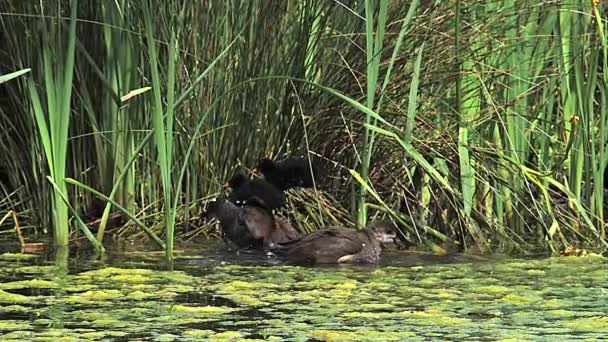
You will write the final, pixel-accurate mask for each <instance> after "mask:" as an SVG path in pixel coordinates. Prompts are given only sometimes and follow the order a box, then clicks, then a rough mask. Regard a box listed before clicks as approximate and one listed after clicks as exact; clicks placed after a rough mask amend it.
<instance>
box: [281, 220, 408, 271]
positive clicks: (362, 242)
mask: <svg viewBox="0 0 608 342" xmlns="http://www.w3.org/2000/svg"><path fill="white" fill-rule="evenodd" d="M396 236H397V227H396V226H395V225H394V224H393V223H391V222H388V221H373V222H371V223H369V224H368V225H367V226H366V228H365V229H364V230H353V229H345V228H334V227H332V228H326V229H321V230H318V231H316V232H313V233H311V234H308V235H306V236H304V237H302V238H299V239H295V240H292V241H290V242H287V243H280V244H278V245H277V247H276V248H274V249H273V252H274V253H275V254H277V255H280V256H284V257H286V258H287V259H290V260H293V261H296V262H303V263H312V264H335V263H339V264H340V263H377V262H379V261H380V256H381V253H382V244H383V243H389V242H393V241H394V239H395V238H396Z"/></svg>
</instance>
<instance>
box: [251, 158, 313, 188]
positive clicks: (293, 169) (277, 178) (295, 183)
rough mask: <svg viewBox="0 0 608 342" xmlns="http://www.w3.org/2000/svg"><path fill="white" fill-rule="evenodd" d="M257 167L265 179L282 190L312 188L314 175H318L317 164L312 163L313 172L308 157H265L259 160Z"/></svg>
mask: <svg viewBox="0 0 608 342" xmlns="http://www.w3.org/2000/svg"><path fill="white" fill-rule="evenodd" d="M256 169H257V170H258V171H260V172H261V173H262V174H263V175H264V179H266V180H267V181H268V182H270V183H272V184H273V185H274V186H276V187H277V188H278V189H280V190H287V189H290V188H295V187H303V188H312V187H313V186H314V182H313V179H314V176H315V175H318V169H317V167H316V166H315V164H312V172H311V168H310V165H309V163H308V159H305V158H287V159H283V160H279V161H272V160H270V159H267V158H264V159H261V160H260V161H259V162H258V165H257V166H256Z"/></svg>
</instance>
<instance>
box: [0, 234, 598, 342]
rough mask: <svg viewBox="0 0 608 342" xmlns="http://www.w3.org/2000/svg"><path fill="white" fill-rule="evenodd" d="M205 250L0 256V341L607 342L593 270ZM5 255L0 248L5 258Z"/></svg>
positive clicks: (546, 263) (588, 262)
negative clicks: (317, 259)
mask: <svg viewBox="0 0 608 342" xmlns="http://www.w3.org/2000/svg"><path fill="white" fill-rule="evenodd" d="M217 244H218V243H217V242H214V243H213V244H209V245H207V246H202V247H201V248H198V249H196V250H187V251H182V252H181V253H180V254H179V257H178V259H177V260H176V263H175V268H174V269H175V270H174V271H172V272H169V271H166V270H165V269H166V268H165V264H164V262H163V258H162V254H160V253H158V252H156V253H146V252H137V251H133V250H131V249H132V248H133V247H129V248H124V250H123V251H110V252H108V254H107V256H106V257H105V258H104V260H101V261H100V260H96V259H94V258H91V257H90V256H88V255H86V253H85V254H80V255H74V256H71V257H70V261H69V268H68V269H67V270H66V269H62V268H61V267H57V266H55V263H54V262H53V260H52V258H50V257H48V256H32V257H26V258H23V257H19V256H17V255H12V254H2V252H0V254H2V255H1V256H0V340H1V341H24V340H27V341H29V340H36V341H72V340H73V341H87V340H91V341H104V340H107V341H123V340H124V341H127V340H128V341H132V340H146V341H147V340H153V341H201V340H212V341H213V340H215V341H236V340H253V339H258V340H276V341H283V340H287V341H290V340H292V341H434V340H436V341H501V340H502V341H530V340H534V341H564V340H570V341H579V340H580V341H583V340H584V341H606V340H607V339H606V338H605V336H607V335H608V314H607V312H608V273H607V272H606V271H607V266H608V262H607V261H606V259H604V258H600V257H587V258H576V257H562V258H545V259H535V260H521V259H520V260H516V259H510V260H493V261H479V260H472V259H470V258H467V257H465V256H453V257H432V256H420V255H407V254H403V253H399V252H395V251H389V252H388V253H387V255H386V257H385V260H384V261H383V264H382V265H380V266H359V267H354V266H350V267H344V266H336V267H314V268H313V267H299V266H293V265H286V264H284V263H282V262H280V261H277V260H272V259H271V260H269V259H267V258H265V257H264V256H256V255H239V256H236V255H234V254H231V253H229V252H226V251H224V250H223V249H222V248H221V246H216V245H217ZM7 249H10V248H7V247H0V251H2V250H4V251H6V250H7Z"/></svg>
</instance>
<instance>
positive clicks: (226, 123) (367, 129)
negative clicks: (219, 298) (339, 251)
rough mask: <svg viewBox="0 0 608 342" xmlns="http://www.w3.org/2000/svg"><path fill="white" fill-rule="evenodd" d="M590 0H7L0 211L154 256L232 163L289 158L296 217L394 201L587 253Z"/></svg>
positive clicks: (447, 239)
mask: <svg viewBox="0 0 608 342" xmlns="http://www.w3.org/2000/svg"><path fill="white" fill-rule="evenodd" d="M605 18H606V8H605V6H602V5H600V4H599V2H598V1H574V0H569V1H559V2H554V1H540V2H538V1H529V0H511V1H499V0H492V1H485V2H479V1H465V0H451V1H419V0H413V1H402V0H397V1H388V0H377V1H372V0H362V1H354V2H350V3H343V2H339V1H322V0H307V1H272V2H265V1H258V2H252V1H231V2H226V1H215V0H212V1H196V2H185V3H184V2H180V1H149V0H131V1H127V0H117V1H110V2H106V1H101V2H91V1H76V0H71V1H69V2H68V1H46V2H31V1H21V0H7V1H5V6H3V9H2V12H1V13H0V27H1V28H2V29H1V30H0V41H2V42H3V43H2V46H3V47H4V48H3V51H2V52H1V53H0V72H1V74H2V75H4V76H3V78H2V83H1V84H0V94H1V95H0V135H1V140H0V156H2V157H1V158H0V217H2V216H4V214H5V212H8V211H9V210H15V211H16V212H17V217H18V218H19V220H20V221H21V225H22V230H23V231H24V235H25V236H26V237H27V238H30V239H31V238H33V237H35V236H36V234H35V233H50V231H52V232H53V234H54V237H55V242H56V243H57V244H58V245H66V244H67V243H68V239H72V240H77V239H79V240H82V239H81V237H85V238H87V239H88V240H89V241H91V243H92V244H93V246H96V248H98V249H103V248H104V247H103V246H102V245H101V243H102V242H103V239H104V237H105V236H110V234H109V233H111V235H112V236H113V237H114V238H115V239H118V240H121V239H124V238H126V237H127V236H130V237H133V236H141V235H143V234H145V235H147V236H149V237H150V238H151V240H152V241H154V242H155V243H157V245H158V246H160V247H161V248H163V249H165V250H166V252H167V256H168V257H169V258H171V257H172V255H173V253H172V250H173V245H174V239H175V237H177V238H179V239H183V240H188V239H192V238H194V237H196V236H201V235H205V236H206V235H208V234H210V233H213V232H212V231H211V230H209V229H208V227H207V228H205V227H203V228H200V227H199V225H200V215H201V212H202V210H203V207H204V203H205V202H206V201H207V200H208V199H209V198H211V197H215V196H217V194H218V193H220V192H221V191H222V184H224V182H225V181H226V180H227V179H228V178H229V177H230V176H231V175H232V174H233V173H234V172H235V169H234V168H233V166H234V165H239V164H240V165H244V166H249V167H251V166H252V165H255V163H256V161H257V160H258V159H259V158H262V157H282V156H285V155H303V156H305V157H307V158H310V159H313V160H315V161H316V162H317V163H318V164H319V165H320V166H321V168H322V169H323V173H322V174H323V177H320V178H319V179H315V186H316V189H318V192H317V190H315V191H303V192H302V191H294V192H293V193H291V194H289V196H288V198H287V202H288V205H287V207H286V208H285V209H283V210H282V211H281V212H280V215H282V216H284V217H286V218H288V219H289V220H290V221H291V223H292V225H293V226H294V227H298V228H299V229H300V231H310V230H312V229H316V228H318V227H319V226H322V225H328V224H341V225H349V226H352V225H354V222H357V224H358V225H360V226H364V225H365V223H366V222H368V221H370V220H372V219H375V218H377V216H390V217H391V218H392V219H394V220H396V221H398V222H399V223H400V225H401V227H402V229H403V230H404V234H405V235H407V237H408V239H410V240H413V241H416V242H417V243H418V244H420V245H427V246H428V247H429V248H432V247H433V245H440V246H442V247H443V248H456V249H458V250H469V249H475V250H480V251H482V252H487V251H498V250H499V251H505V252H513V253H526V252H536V251H548V252H553V253H557V252H559V251H561V250H563V249H564V248H566V247H568V246H574V247H576V248H588V249H598V250H604V249H605V248H606V245H607V243H608V240H607V237H606V224H605V215H606V213H605V210H606V206H605V205H604V174H605V168H606V164H607V163H608V159H607V158H606V143H607V135H606V129H607V125H606V120H607V115H606V110H607V108H608V104H607V103H606V101H607V97H606V93H607V92H606V90H607V88H606V87H607V84H608V76H606V73H605V70H608V62H607V60H608V59H607V58H608V57H607V56H608V38H607V37H606V33H605V31H604V30H605V27H606V25H605V24H606V22H605ZM28 70H29V72H28ZM12 72H19V73H17V74H10V73H12ZM5 76H9V77H5ZM47 175H48V177H47ZM349 212H350V215H348V213H349ZM349 216H350V217H349ZM6 222H8V221H6ZM10 228H11V226H10V225H9V224H8V223H5V225H4V226H3V227H2V229H1V230H0V232H2V233H5V232H7V231H9V230H10ZM142 232H143V234H142ZM446 319H448V318H446ZM329 330H331V329H329ZM330 333H331V332H328V331H327V330H321V331H319V332H318V334H321V335H322V334H330Z"/></svg>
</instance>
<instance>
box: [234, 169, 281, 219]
mask: <svg viewBox="0 0 608 342" xmlns="http://www.w3.org/2000/svg"><path fill="white" fill-rule="evenodd" d="M226 186H227V187H229V188H230V189H232V191H231V193H230V195H229V196H228V200H229V201H231V202H232V203H235V204H236V205H244V204H245V203H246V201H247V200H248V199H250V198H253V197H256V198H258V199H259V200H258V201H260V202H262V203H263V204H264V206H265V207H266V208H268V209H270V210H273V209H278V208H280V207H282V206H283V205H284V204H285V195H284V194H283V191H281V190H279V189H277V188H276V187H275V186H274V185H272V184H270V183H269V182H267V181H265V180H264V179H262V178H253V179H248V178H247V176H245V175H244V174H242V173H237V174H235V175H234V176H232V178H230V180H228V182H226Z"/></svg>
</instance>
